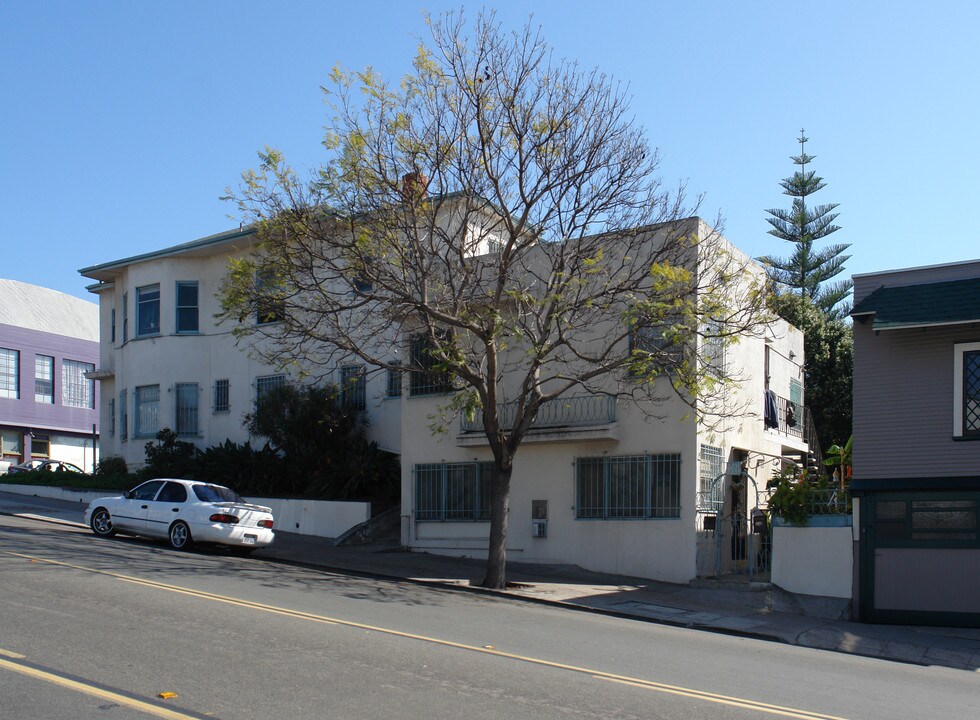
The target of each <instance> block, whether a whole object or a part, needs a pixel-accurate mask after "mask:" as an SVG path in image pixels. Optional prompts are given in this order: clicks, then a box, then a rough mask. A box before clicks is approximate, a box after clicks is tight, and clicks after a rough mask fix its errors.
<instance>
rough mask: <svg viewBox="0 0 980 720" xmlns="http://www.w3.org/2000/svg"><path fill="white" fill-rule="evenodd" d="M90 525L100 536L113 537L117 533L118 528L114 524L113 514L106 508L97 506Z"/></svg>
mask: <svg viewBox="0 0 980 720" xmlns="http://www.w3.org/2000/svg"><path fill="white" fill-rule="evenodd" d="M90 525H91V526H92V532H94V533H95V534H96V535H98V536H99V537H112V536H113V535H115V534H116V529H115V528H114V527H113V526H112V516H111V515H109V511H108V510H106V509H105V508H96V510H95V512H94V513H92V520H91V522H90Z"/></svg>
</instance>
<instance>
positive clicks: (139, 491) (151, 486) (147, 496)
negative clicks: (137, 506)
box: [132, 480, 163, 500]
mask: <svg viewBox="0 0 980 720" xmlns="http://www.w3.org/2000/svg"><path fill="white" fill-rule="evenodd" d="M162 486H163V480H150V481H149V482H145V483H143V484H142V485H139V486H137V487H135V488H133V491H132V492H133V499H134V500H152V499H153V498H154V497H156V494H157V490H159V489H160V488H161V487H162Z"/></svg>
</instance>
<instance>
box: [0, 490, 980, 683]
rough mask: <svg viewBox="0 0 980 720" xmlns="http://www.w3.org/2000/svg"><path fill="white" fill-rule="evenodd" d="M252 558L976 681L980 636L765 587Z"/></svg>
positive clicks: (41, 510) (560, 568)
mask: <svg viewBox="0 0 980 720" xmlns="http://www.w3.org/2000/svg"><path fill="white" fill-rule="evenodd" d="M36 501H37V499H36V498H31V497H25V496H16V495H11V494H6V493H0V514H8V515H17V516H21V517H31V518H36V519H41V520H48V521H53V522H64V523H69V524H73V525H78V524H80V523H81V519H82V513H83V512H84V507H83V506H80V505H79V504H77V503H71V502H65V501H53V500H45V501H43V503H40V502H36ZM253 557H254V558H256V559H264V560H269V561H273V562H282V563H289V564H295V565H302V566H306V567H314V568H323V569H327V570H332V571H335V572H340V573H349V574H357V575H367V576H371V577H379V578H386V579H393V580H407V581H411V582H417V583H430V584H438V585H440V586H443V587H453V588H457V589H460V590H466V591H469V592H481V593H492V594H499V595H501V596H506V597H510V598H515V599H521V600H525V601H534V602H541V603H551V604H555V605H561V606H565V607H569V608H575V609H578V610H586V611H592V612H601V613H605V614H610V615H616V616H619V617H625V618H631V619H636V620H645V621H652V622H658V623H662V624H667V625H674V626H679V627H687V628H695V629H698V630H707V631H712V632H722V633H727V634H733V635H741V636H745V637H752V638H759V639H763V640H771V641H777V642H784V643H788V644H791V645H799V646H803V647H811V648H819V649H824V650H834V651H837V652H845V653H852V654H856V655H865V656H869V657H876V658H881V659H884V660H893V661H899V662H910V663H918V664H923V665H941V666H946V667H952V668H958V669H963V670H969V671H973V672H980V629H976V628H934V627H920V626H898V625H869V624H865V623H855V622H849V621H845V620H839V619H833V618H834V617H835V616H837V613H839V610H840V608H839V603H835V602H830V601H827V600H825V599H820V598H812V597H807V596H799V595H792V594H790V593H787V592H784V591H782V590H780V589H779V588H778V587H774V586H771V585H769V584H766V583H746V582H743V583H737V582H736V583H718V582H698V583H694V584H692V585H677V584H672V583H662V582H656V581H652V580H644V579H641V578H630V577H620V576H615V575H604V574H601V573H594V572H589V571H586V570H583V569H581V568H579V567H575V566H569V565H538V564H528V563H519V562H510V563H508V579H509V581H510V584H509V587H508V588H507V590H502V591H492V590H486V589H484V588H479V587H478V586H477V583H479V581H480V579H481V578H482V575H483V568H484V562H483V561H481V560H470V559H465V558H450V557H445V556H440V555H429V554H424V553H412V552H406V551H403V550H402V549H401V548H399V547H397V546H394V545H391V544H386V543H384V542H378V543H373V544H369V545H360V546H353V547H334V546H333V545H332V543H331V541H330V540H328V539H325V538H318V537H313V536H308V535H296V534H293V533H286V532H281V531H277V532H276V542H275V544H274V545H272V546H271V547H269V548H264V549H262V550H258V551H256V552H255V554H254V555H253Z"/></svg>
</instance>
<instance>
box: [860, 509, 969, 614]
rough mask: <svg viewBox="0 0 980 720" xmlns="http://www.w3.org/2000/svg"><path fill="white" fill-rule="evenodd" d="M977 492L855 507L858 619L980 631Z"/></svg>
mask: <svg viewBox="0 0 980 720" xmlns="http://www.w3.org/2000/svg"><path fill="white" fill-rule="evenodd" d="M978 509H980V493H978V492H976V491H964V492H901V493H899V492H893V493H889V492H872V493H867V494H866V495H864V497H863V498H862V500H861V528H862V533H861V568H860V582H861V593H860V604H861V613H860V614H861V619H862V620H864V621H866V622H879V623H902V624H913V625H953V626H972V627H980V540H978V537H980V536H978V532H977V530H978V526H977V514H978Z"/></svg>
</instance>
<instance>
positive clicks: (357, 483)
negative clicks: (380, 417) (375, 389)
mask: <svg viewBox="0 0 980 720" xmlns="http://www.w3.org/2000/svg"><path fill="white" fill-rule="evenodd" d="M246 425H247V426H248V429H249V432H251V433H252V434H253V435H256V436H259V437H265V438H268V440H269V444H268V445H266V447H265V448H263V450H262V451H261V452H260V453H256V454H255V455H254V456H252V457H245V458H243V460H245V461H246V462H247V466H248V467H250V468H252V470H253V472H252V474H251V475H250V476H249V482H251V483H253V484H254V486H255V490H254V491H252V492H257V493H262V494H265V493H266V492H267V493H270V494H275V495H279V496H291V495H302V496H312V497H323V498H330V499H335V500H352V499H370V500H372V502H374V503H376V504H377V505H378V506H379V507H381V506H389V505H392V504H395V503H397V502H398V499H399V496H400V484H399V483H400V476H401V470H400V465H399V462H398V458H397V456H396V455H393V454H392V453H389V452H385V451H383V450H381V449H379V448H378V446H377V443H373V442H368V440H367V439H366V438H365V437H364V431H365V429H366V428H365V423H364V421H363V418H362V416H361V414H360V413H358V412H356V411H354V410H351V409H350V408H348V407H345V406H344V405H343V404H342V403H341V401H340V394H339V392H338V390H337V388H335V387H331V386H326V387H317V386H302V387H298V386H294V385H284V386H282V387H280V388H276V389H274V390H272V391H271V392H270V393H269V394H268V395H266V396H265V397H264V398H263V399H262V401H261V402H260V403H259V405H258V407H257V408H256V410H255V412H253V413H251V414H249V415H248V416H246ZM227 452H229V453H231V452H235V451H234V450H232V449H231V448H228V449H227ZM241 452H244V451H241ZM263 487H265V488H266V490H265V491H263V490H262V488H263ZM240 492H241V491H240Z"/></svg>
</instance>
